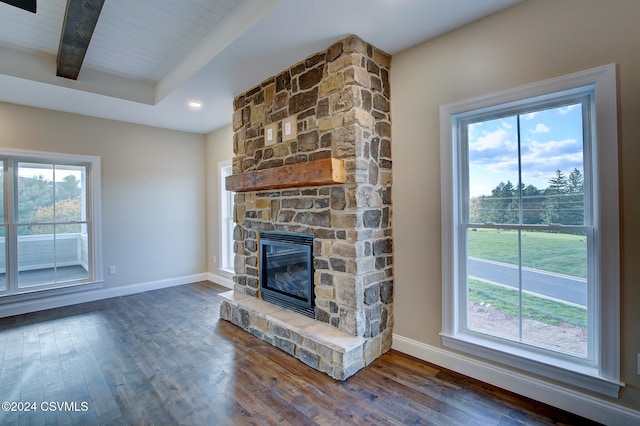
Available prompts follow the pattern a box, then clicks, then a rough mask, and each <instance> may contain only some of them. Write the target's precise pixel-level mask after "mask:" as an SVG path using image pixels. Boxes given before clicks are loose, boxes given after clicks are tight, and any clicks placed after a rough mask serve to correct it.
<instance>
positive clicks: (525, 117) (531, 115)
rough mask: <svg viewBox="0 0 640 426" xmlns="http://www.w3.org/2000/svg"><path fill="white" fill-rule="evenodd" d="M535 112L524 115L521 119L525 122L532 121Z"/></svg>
mask: <svg viewBox="0 0 640 426" xmlns="http://www.w3.org/2000/svg"><path fill="white" fill-rule="evenodd" d="M536 114H538V113H537V112H530V113H529V114H524V115H523V116H522V118H524V119H525V120H533V119H534V118H535V117H536Z"/></svg>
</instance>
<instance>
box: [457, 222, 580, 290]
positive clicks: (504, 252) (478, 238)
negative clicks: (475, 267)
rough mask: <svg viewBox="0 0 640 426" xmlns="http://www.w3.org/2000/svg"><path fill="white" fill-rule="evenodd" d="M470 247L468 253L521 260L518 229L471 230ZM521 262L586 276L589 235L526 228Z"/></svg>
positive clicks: (526, 265) (538, 267) (552, 270)
mask: <svg viewBox="0 0 640 426" xmlns="http://www.w3.org/2000/svg"><path fill="white" fill-rule="evenodd" d="M468 247H469V256H472V257H478V258H481V259H487V260H493V261H496V262H504V263H509V264H512V265H517V264H518V231H505V230H495V229H476V230H469V232H468ZM522 266H524V267H529V268H535V269H541V270H544V271H549V272H555V273H559V274H565V275H571V276H574V277H578V278H586V277H587V237H586V236H584V235H575V234H561V233H552V232H541V231H523V232H522Z"/></svg>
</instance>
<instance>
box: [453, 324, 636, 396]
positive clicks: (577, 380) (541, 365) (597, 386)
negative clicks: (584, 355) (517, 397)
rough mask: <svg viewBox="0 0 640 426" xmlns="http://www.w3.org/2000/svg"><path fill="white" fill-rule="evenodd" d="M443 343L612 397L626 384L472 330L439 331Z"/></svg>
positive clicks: (574, 363) (586, 368)
mask: <svg viewBox="0 0 640 426" xmlns="http://www.w3.org/2000/svg"><path fill="white" fill-rule="evenodd" d="M440 336H441V338H442V344H443V346H445V347H447V348H450V349H454V350H456V351H459V352H463V353H466V354H469V355H472V356H477V357H480V358H484V359H487V360H490V361H494V362H497V363H499V364H503V365H506V366H509V367H513V368H517V369H519V370H522V371H525V372H527V373H531V374H535V375H539V376H543V377H546V378H548V379H552V380H554V381H556V382H560V383H563V384H566V385H570V386H574V387H576V388H579V389H581V390H587V391H590V392H594V393H597V394H600V395H604V396H607V397H611V398H618V393H619V392H620V389H621V388H622V387H624V383H622V382H619V381H616V380H613V379H608V378H605V377H602V376H600V375H599V373H598V369H597V368H596V367H593V366H589V365H585V364H584V363H581V362H572V361H570V360H568V359H560V358H556V357H551V356H549V355H544V354H542V353H540V352H537V351H536V352H534V351H528V350H526V349H524V348H522V347H519V346H516V345H510V344H508V343H501V342H497V341H491V340H488V339H483V338H479V337H477V336H474V335H473V334H471V333H458V334H456V335H455V336H452V335H445V334H443V333H440Z"/></svg>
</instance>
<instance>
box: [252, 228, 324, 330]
mask: <svg viewBox="0 0 640 426" xmlns="http://www.w3.org/2000/svg"><path fill="white" fill-rule="evenodd" d="M260 260H261V261H260V292H261V294H262V298H263V299H264V300H266V301H267V302H270V303H273V304H275V305H279V306H282V307H285V308H287V309H291V310H293V311H296V312H298V313H301V314H303V315H306V316H308V317H311V318H315V310H314V307H315V293H314V288H313V235H311V234H296V233H290V232H273V231H260Z"/></svg>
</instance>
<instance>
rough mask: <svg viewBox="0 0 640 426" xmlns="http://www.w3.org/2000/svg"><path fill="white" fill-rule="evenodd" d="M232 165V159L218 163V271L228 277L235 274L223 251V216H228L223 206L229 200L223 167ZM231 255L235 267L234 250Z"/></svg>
mask: <svg viewBox="0 0 640 426" xmlns="http://www.w3.org/2000/svg"><path fill="white" fill-rule="evenodd" d="M231 165H232V162H231V160H226V161H221V162H219V163H218V180H219V190H218V235H219V236H220V238H219V240H220V241H219V244H220V245H219V253H220V256H219V257H220V263H219V266H218V271H219V272H220V274H221V275H223V276H226V277H232V276H233V274H234V271H233V269H225V268H224V267H223V253H224V252H225V251H226V247H225V240H224V238H223V235H224V233H225V232H226V231H225V229H224V228H225V224H224V223H223V222H224V221H223V216H226V213H223V207H227V202H226V200H225V199H224V197H226V195H227V192H228V191H227V190H226V185H225V184H226V182H225V176H224V174H223V169H224V168H225V167H230V166H231ZM229 238H231V239H233V235H229ZM229 256H231V265H232V268H233V252H232V253H230V254H229Z"/></svg>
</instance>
